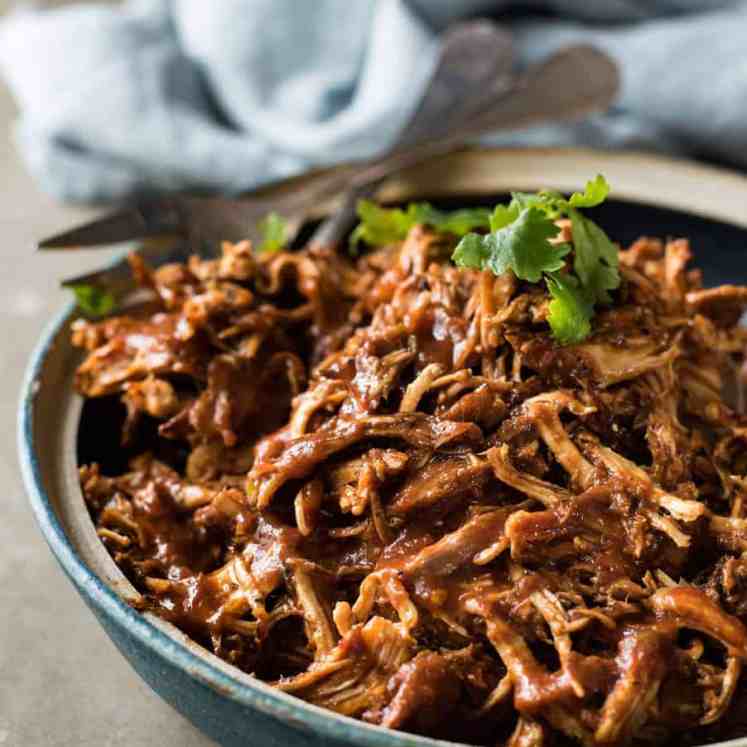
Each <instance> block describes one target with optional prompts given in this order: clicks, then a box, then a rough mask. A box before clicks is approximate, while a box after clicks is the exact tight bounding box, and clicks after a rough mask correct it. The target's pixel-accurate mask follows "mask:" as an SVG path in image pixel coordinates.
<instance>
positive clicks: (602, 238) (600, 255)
mask: <svg viewBox="0 0 747 747" xmlns="http://www.w3.org/2000/svg"><path fill="white" fill-rule="evenodd" d="M570 217H571V229H572V231H573V247H574V249H575V259H574V262H573V270H574V272H575V273H576V275H577V276H578V278H579V280H580V281H581V284H582V285H583V286H584V288H586V289H588V291H589V294H590V295H591V296H592V298H593V299H594V300H595V301H601V302H604V303H609V300H610V295H609V293H608V292H607V291H610V290H614V289H615V288H617V287H618V286H619V285H620V274H619V273H618V271H617V263H618V258H617V248H616V247H615V245H614V244H613V243H612V242H611V241H610V240H609V238H608V236H607V234H606V233H605V232H604V231H603V230H602V229H601V228H600V227H599V226H598V225H597V224H596V223H594V222H593V221H591V220H589V219H588V218H586V217H584V216H583V215H581V213H579V212H578V210H571V211H570Z"/></svg>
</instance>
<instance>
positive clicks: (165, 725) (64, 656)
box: [0, 0, 213, 747]
mask: <svg viewBox="0 0 747 747" xmlns="http://www.w3.org/2000/svg"><path fill="white" fill-rule="evenodd" d="M1 2H2V0H0V3H1ZM0 10H1V8H0ZM15 116H16V111H15V107H14V104H13V102H12V99H11V97H10V95H9V94H8V92H7V91H6V90H5V89H4V88H3V87H2V84H0V181H1V183H2V202H1V203H0V236H2V252H3V257H4V258H5V261H4V263H3V267H2V273H0V324H1V325H2V329H3V330H4V334H3V338H2V341H1V342H0V371H1V372H2V376H3V384H4V385H3V387H2V388H1V389H0V418H1V419H2V427H3V431H4V433H5V437H4V438H3V440H2V445H0V484H3V485H5V486H6V489H5V492H4V497H3V501H4V503H5V507H4V510H3V512H2V518H3V520H2V521H0V747H11V746H12V747H36V745H66V746H67V745H75V747H113V746H114V745H125V744H126V745H130V746H132V745H135V746H136V747H149V745H159V746H160V745H162V744H165V743H168V744H174V745H180V747H198V746H200V747H205V746H206V745H211V744H213V742H211V740H209V739H207V738H206V737H204V736H202V735H201V734H200V733H199V732H198V731H197V730H196V729H195V728H194V727H192V726H191V724H189V723H188V722H187V721H186V720H185V719H184V718H182V717H181V716H180V715H179V714H177V713H176V712H175V711H174V710H172V709H171V708H170V707H169V706H168V705H166V704H165V703H164V702H162V701H161V700H160V699H159V698H158V697H157V696H156V695H155V694H154V693H153V692H152V691H151V690H150V689H149V688H148V687H147V685H145V684H144V683H143V682H142V681H141V680H140V678H139V677H138V676H137V675H136V674H135V673H134V672H133V671H132V670H131V669H130V667H129V665H128V664H127V662H126V661H125V660H124V659H123V658H122V657H121V656H120V654H119V653H118V652H117V650H116V649H115V648H114V645H113V644H112V643H111V642H110V641H109V639H108V638H107V637H106V635H105V634H104V632H103V630H102V629H101V628H100V627H99V625H98V623H97V622H96V620H95V619H94V617H93V615H92V614H91V613H90V612H89V611H88V609H87V608H86V607H85V606H84V605H83V602H82V601H81V600H80V599H79V598H78V595H77V594H76V592H75V591H74V589H73V587H72V585H71V584H70V582H69V581H68V580H67V579H66V578H65V576H64V575H63V573H62V571H61V570H60V569H59V567H58V566H57V564H56V561H55V560H54V558H53V557H52V555H51V553H50V552H49V550H48V549H47V546H46V545H45V543H44V540H43V539H42V537H41V534H40V533H39V531H38V529H37V527H36V524H35V522H34V518H33V516H32V514H31V510H30V508H29V505H28V502H27V500H26V496H25V494H24V491H23V487H22V485H21V477H20V473H19V467H18V459H17V456H16V446H15V417H16V406H17V399H18V391H19V386H20V381H21V377H22V374H23V370H24V368H25V366H26V361H27V360H28V357H29V354H30V352H31V349H32V347H33V346H34V343H35V341H36V339H37V337H38V336H39V333H40V331H41V329H42V327H43V326H44V325H45V323H46V321H47V320H48V319H49V318H50V316H51V315H52V314H53V313H54V312H55V311H56V310H57V309H59V308H60V306H61V305H62V304H63V303H64V300H65V296H64V294H63V293H62V291H60V289H59V288H58V281H59V279H60V278H61V277H64V276H65V275H74V274H77V273H79V272H82V271H83V270H85V269H90V268H93V267H96V266H97V265H98V264H99V263H101V262H102V260H103V258H102V255H100V254H96V255H95V256H94V253H93V252H90V251H89V252H76V253H74V254H70V255H68V256H55V255H43V256H42V255H39V254H35V253H34V251H33V245H34V241H35V240H37V239H39V238H40V237H42V236H45V235H48V234H50V233H53V232H55V231H56V230H59V229H61V228H63V227H67V226H71V225H72V224H74V223H75V222H76V221H80V220H82V219H84V218H87V217H88V216H90V215H91V214H92V213H93V211H92V210H87V209H83V208H76V207H70V206H63V205H60V204H57V203H55V201H54V200H52V199H51V198H50V197H48V196H45V195H43V194H42V193H41V192H40V191H39V189H38V188H37V187H36V185H35V184H34V183H33V181H32V180H31V177H30V176H29V175H28V174H27V172H26V171H25V169H24V167H23V165H22V164H21V162H20V159H19V157H18V155H17V153H16V150H15V147H14V144H13V140H12V125H13V120H14V119H15Z"/></svg>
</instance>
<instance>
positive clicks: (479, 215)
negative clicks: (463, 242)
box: [407, 202, 490, 236]
mask: <svg viewBox="0 0 747 747" xmlns="http://www.w3.org/2000/svg"><path fill="white" fill-rule="evenodd" d="M407 215H408V217H409V218H411V219H412V221H413V222H412V225H413V226H414V225H417V224H418V223H422V224H424V225H427V226H431V227H432V228H435V229H436V230H437V231H439V232H440V233H453V234H454V235H455V236H464V235H465V234H467V233H469V232H470V231H474V230H475V229H476V228H488V227H489V226H490V210H489V209H488V208H479V207H478V208H462V209H461V210H452V211H449V212H444V211H442V210H438V209H436V208H434V207H433V206H432V205H430V204H429V203H427V202H416V203H413V204H411V205H409V206H408V208H407ZM410 227H412V226H410Z"/></svg>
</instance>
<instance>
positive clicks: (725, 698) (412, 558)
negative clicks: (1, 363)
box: [73, 227, 747, 747]
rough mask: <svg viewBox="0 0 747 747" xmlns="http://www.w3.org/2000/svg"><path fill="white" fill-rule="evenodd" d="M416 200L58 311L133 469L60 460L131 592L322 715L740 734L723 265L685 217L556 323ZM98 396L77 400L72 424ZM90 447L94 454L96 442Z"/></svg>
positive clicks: (735, 477) (697, 735) (734, 415)
mask: <svg viewBox="0 0 747 747" xmlns="http://www.w3.org/2000/svg"><path fill="white" fill-rule="evenodd" d="M452 249H453V241H449V240H448V239H447V238H444V237H442V236H436V235H434V234H432V233H429V232H428V231H427V230H425V229H424V228H421V227H416V228H414V229H413V230H412V231H411V232H410V234H409V235H408V237H407V239H406V240H405V241H404V242H402V243H401V244H397V245H393V246H389V247H385V248H383V249H380V250H378V251H376V252H372V253H370V254H369V255H367V256H365V257H363V258H361V259H358V260H352V259H349V258H346V257H344V256H342V255H337V254H334V253H332V252H327V251H324V250H319V249H308V250H303V251H300V252H296V253H289V252H280V253H276V254H269V255H255V254H254V253H253V252H252V250H251V247H250V246H249V244H248V243H246V242H244V243H240V244H225V245H224V247H223V253H222V256H221V258H219V259H214V260H200V259H198V258H192V259H191V260H190V261H189V262H188V263H186V264H185V265H167V266H163V267H160V268H158V269H155V270H151V269H150V268H148V267H146V266H144V265H143V263H142V261H141V260H139V259H138V258H137V257H133V259H132V263H133V269H134V271H135V276H136V277H137V279H138V282H139V284H140V285H141V286H142V287H143V288H145V289H148V290H149V291H150V293H151V295H152V301H150V302H148V303H146V304H145V305H142V306H139V307H137V308H134V309H132V310H131V312H130V313H129V314H128V315H127V316H118V317H114V318H111V319H108V320H106V321H102V322H98V323H93V322H86V321H78V322H77V323H76V324H75V325H74V330H73V336H74V342H75V344H76V345H78V346H80V347H82V348H84V349H85V350H86V352H87V357H86V358H85V360H84V361H83V363H82V364H81V366H80V368H79V369H78V376H77V387H78V390H79V391H80V393H81V394H82V395H83V396H84V397H86V398H90V399H91V400H95V401H94V402H90V403H89V406H91V407H93V408H94V409H93V410H92V412H94V413H95V406H96V402H103V401H106V400H111V399H112V398H119V400H120V401H121V403H122V406H121V411H122V422H121V425H122V448H123V449H124V453H126V454H128V455H130V456H131V457H132V458H131V461H130V467H129V470H128V471H126V472H124V473H121V474H112V473H111V471H109V472H107V468H106V463H105V462H104V463H102V464H101V465H99V464H96V463H90V464H86V465H85V466H83V467H82V468H81V483H82V486H83V492H84V494H85V498H86V500H87V502H88V505H89V507H90V510H91V512H92V515H93V517H94V519H95V522H96V526H97V529H98V532H99V535H100V537H101V539H102V541H103V542H104V543H105V544H106V546H107V548H108V549H109V551H110V552H111V554H112V556H113V557H114V559H115V561H116V562H117V563H118V564H119V565H120V567H121V568H122V569H123V570H124V571H125V573H126V574H127V575H128V576H129V578H130V579H131V580H132V581H133V583H134V584H135V585H136V586H137V588H139V589H140V590H141V591H142V593H143V600H144V601H143V606H145V607H148V608H149V609H151V610H154V611H156V612H157V613H158V614H160V615H162V616H164V617H165V618H167V619H169V620H171V621H173V622H174V623H175V624H176V625H178V626H179V627H181V628H182V629H184V630H186V631H187V632H189V633H190V634H191V635H192V636H193V637H194V638H195V639H196V640H198V641H200V642H201V643H202V644H204V645H205V646H207V647H208V648H210V649H211V650H212V651H214V652H215V653H216V654H217V655H218V656H221V657H223V658H224V659H226V660H227V661H229V662H231V663H233V664H235V665H237V666H239V667H241V668H242V669H244V670H245V671H247V672H250V673H252V674H254V675H255V676H257V677H259V678H262V679H263V680H266V681H270V682H273V683H275V684H276V685H277V687H279V688H280V689H282V690H284V691H286V692H289V693H293V694H294V695H296V696H298V697H300V698H303V699H305V700H307V701H309V702H311V703H315V704H318V705H320V706H323V707H325V708H329V709H332V710H335V711H337V712H338V713H341V714H345V715H348V716H352V717H355V718H359V719H363V720H365V721H368V722H371V723H374V724H381V725H384V726H386V727H390V728H396V729H404V730H408V731H411V732H416V733H421V734H427V735H433V736H437V737H439V738H443V739H455V740H458V741H460V742H465V741H466V742H473V743H475V744H484V745H504V744H505V745H510V746H511V747H518V746H519V745H521V747H540V746H541V745H550V744H565V743H569V744H581V745H584V746H587V747H591V746H594V745H625V744H629V743H631V742H635V743H636V744H644V743H645V744H665V743H669V744H672V745H675V744H676V745H679V744H699V743H706V742H709V741H713V740H715V739H719V738H727V737H732V736H739V735H743V734H747V719H745V718H744V717H743V716H741V712H742V711H744V707H745V705H746V704H747V686H745V682H744V681H743V680H742V669H743V664H744V662H745V660H746V659H747V629H746V628H745V624H744V623H745V622H747V554H745V553H746V551H747V500H746V499H747V458H746V457H745V453H747V452H746V451H745V445H746V444H745V442H747V419H745V417H743V416H742V415H740V414H739V412H738V407H737V406H736V405H734V408H732V407H730V405H729V404H728V403H727V401H732V400H731V399H729V396H727V395H722V392H726V391H728V390H729V388H730V387H731V388H733V387H734V381H735V373H734V372H735V371H739V366H740V365H741V363H742V350H743V349H744V346H745V342H746V341H747V338H746V336H745V332H744V331H743V330H742V329H741V328H739V326H738V320H739V318H740V317H741V315H742V312H743V310H744V307H745V305H746V304H747V289H745V288H739V287H735V286H724V287H721V288H716V289H703V288H702V287H701V282H700V275H699V273H698V272H697V271H694V270H688V261H689V259H690V250H689V247H688V244H687V242H686V241H684V240H677V241H670V242H668V243H663V242H660V241H658V240H654V239H646V238H644V239H640V240H639V241H637V242H636V243H635V244H633V245H632V246H631V247H630V248H628V249H626V250H624V251H621V252H620V260H621V274H622V278H623V282H622V285H621V287H620V289H619V290H618V291H616V293H615V299H614V303H613V305H612V306H610V307H606V308H603V309H601V310H599V311H598V313H597V316H596V318H595V319H594V321H593V331H592V335H591V336H590V337H589V338H588V339H587V340H586V341H585V342H584V343H582V344H579V345H576V346H571V347H561V346H559V345H557V344H556V343H555V342H554V341H553V339H552V337H551V335H550V331H549V327H548V325H547V314H548V301H549V299H548V297H547V295H546V293H545V291H544V288H542V287H540V286H537V285H529V284H524V283H521V282H519V281H517V280H516V279H515V278H514V277H513V276H502V277H495V276H493V275H492V274H490V273H489V272H487V271H486V272H484V273H480V272H477V271H472V270H460V269H458V268H456V267H454V266H453V265H452V264H451V263H450V261H449V257H450V254H451V252H452ZM101 425H102V423H101V422H99V423H96V422H93V421H87V423H86V427H89V428H90V427H96V428H98V427H101ZM105 458H106V455H101V456H100V459H104V460H105Z"/></svg>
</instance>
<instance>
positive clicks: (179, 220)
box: [37, 197, 184, 249]
mask: <svg viewBox="0 0 747 747" xmlns="http://www.w3.org/2000/svg"><path fill="white" fill-rule="evenodd" d="M183 204H184V200H183V199H181V198H177V197H172V198H164V199H159V200H155V201H153V202H149V203H143V204H142V205H136V206H135V207H131V208H127V209H125V210H118V211H116V212H114V213H109V214H108V215H105V216H103V217H102V218H97V219H95V220H92V221H90V222H89V223H85V224H83V225H82V226H78V227H77V228H73V229H71V230H70V231H65V232H63V233H59V234H57V235H56V236H50V237H49V238H47V239H44V240H43V241H40V242H39V243H38V244H37V247H38V248H39V249H74V248H76V247H81V246H101V245H105V244H118V243H121V242H123V241H131V240H132V239H140V238H144V237H147V236H159V235H162V234H168V233H172V234H173V233H179V232H181V231H182V230H183V229H184V213H183Z"/></svg>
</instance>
